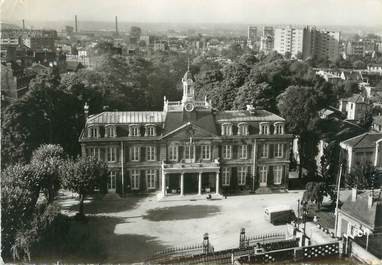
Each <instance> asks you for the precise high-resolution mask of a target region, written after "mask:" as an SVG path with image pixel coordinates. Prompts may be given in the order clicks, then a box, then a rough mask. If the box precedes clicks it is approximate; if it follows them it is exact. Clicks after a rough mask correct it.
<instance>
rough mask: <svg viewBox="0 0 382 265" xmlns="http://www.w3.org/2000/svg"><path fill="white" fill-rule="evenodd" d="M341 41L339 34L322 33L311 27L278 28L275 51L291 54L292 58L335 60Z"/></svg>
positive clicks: (276, 30)
mask: <svg viewBox="0 0 382 265" xmlns="http://www.w3.org/2000/svg"><path fill="white" fill-rule="evenodd" d="M339 41H340V33H339V32H332V31H321V30H317V29H315V28H310V27H306V28H304V29H298V28H292V27H286V28H277V29H275V47H274V49H275V50H276V51H277V52H279V53H281V54H282V55H285V54H286V53H288V52H289V53H290V55H291V57H292V58H293V57H294V58H297V57H300V58H303V59H306V58H309V57H311V58H319V59H325V58H327V59H329V60H335V59H336V58H337V57H338V56H339Z"/></svg>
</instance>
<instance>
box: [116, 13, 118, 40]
mask: <svg viewBox="0 0 382 265" xmlns="http://www.w3.org/2000/svg"><path fill="white" fill-rule="evenodd" d="M115 33H116V34H117V35H118V17H117V16H115Z"/></svg>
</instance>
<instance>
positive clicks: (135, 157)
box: [131, 146, 141, 161]
mask: <svg viewBox="0 0 382 265" xmlns="http://www.w3.org/2000/svg"><path fill="white" fill-rule="evenodd" d="M140 156H141V147H140V146H133V147H132V152H131V161H139V160H140Z"/></svg>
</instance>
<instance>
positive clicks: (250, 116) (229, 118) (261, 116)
mask: <svg viewBox="0 0 382 265" xmlns="http://www.w3.org/2000/svg"><path fill="white" fill-rule="evenodd" d="M216 121H217V122H241V121H247V122H250V121H257V122H262V121H269V122H277V121H280V122H283V121H285V119H283V118H281V117H280V116H278V115H276V114H273V113H272V112H269V111H266V110H254V113H251V112H250V111H248V110H227V111H220V112H217V113H216Z"/></svg>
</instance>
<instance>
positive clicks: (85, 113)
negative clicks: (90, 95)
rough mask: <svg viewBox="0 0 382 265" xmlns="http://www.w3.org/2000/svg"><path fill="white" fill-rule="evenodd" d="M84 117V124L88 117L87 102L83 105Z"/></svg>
mask: <svg viewBox="0 0 382 265" xmlns="http://www.w3.org/2000/svg"><path fill="white" fill-rule="evenodd" d="M84 116H85V123H86V121H87V120H88V117H89V105H88V103H87V102H85V105H84Z"/></svg>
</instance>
